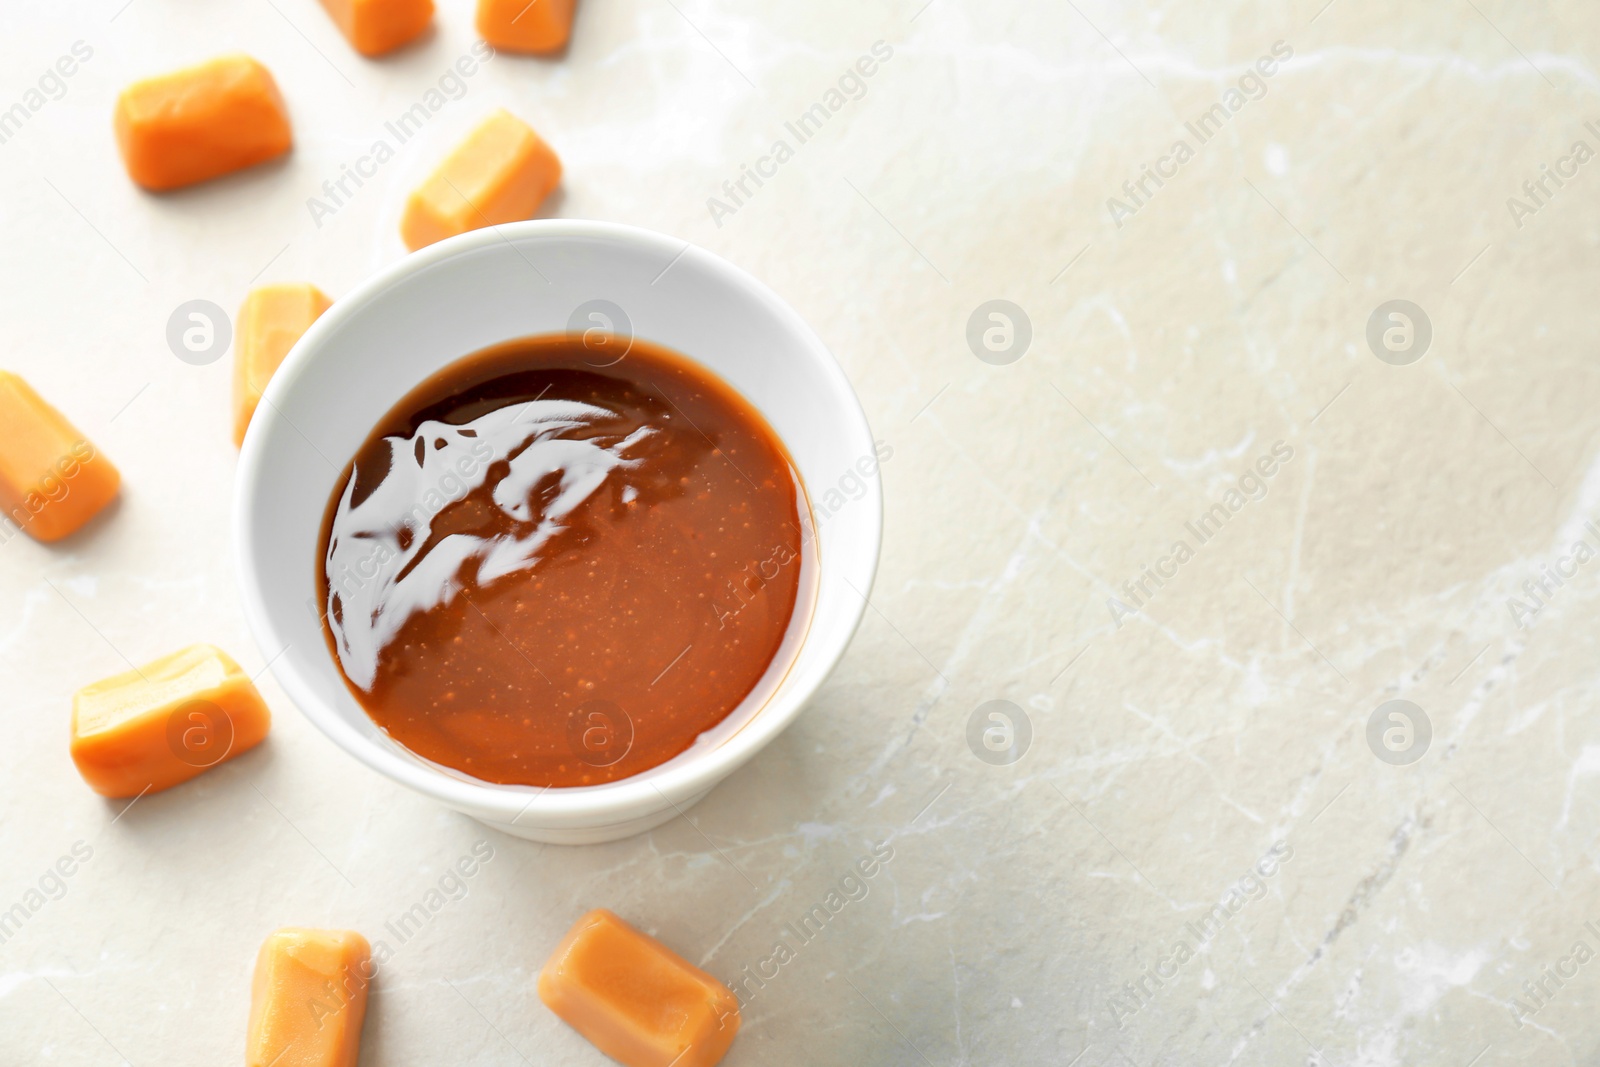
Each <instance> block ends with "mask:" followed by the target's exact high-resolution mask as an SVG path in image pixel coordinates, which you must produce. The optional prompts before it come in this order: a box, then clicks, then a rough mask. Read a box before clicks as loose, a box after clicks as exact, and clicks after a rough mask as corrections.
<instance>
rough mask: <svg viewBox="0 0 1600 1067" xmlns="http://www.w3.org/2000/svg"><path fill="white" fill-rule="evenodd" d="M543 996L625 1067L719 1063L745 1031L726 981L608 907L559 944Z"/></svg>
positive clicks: (543, 980)
mask: <svg viewBox="0 0 1600 1067" xmlns="http://www.w3.org/2000/svg"><path fill="white" fill-rule="evenodd" d="M539 999H540V1000H542V1001H544V1002H545V1005H546V1006H547V1007H548V1008H549V1009H550V1010H551V1011H553V1012H555V1013H556V1014H557V1015H559V1016H560V1017H561V1018H562V1019H563V1020H564V1021H565V1022H566V1023H567V1025H569V1026H571V1027H572V1028H573V1029H574V1030H576V1031H578V1033H580V1034H582V1035H583V1036H584V1037H586V1038H588V1039H589V1040H590V1041H591V1042H592V1043H593V1044H594V1046H595V1047H596V1048H598V1049H599V1050H600V1051H601V1052H604V1053H605V1054H606V1055H607V1056H610V1057H611V1058H612V1059H614V1060H616V1061H617V1062H618V1063H621V1064H624V1065H625V1067H712V1065H713V1064H716V1063H718V1062H720V1061H721V1059H722V1057H723V1056H724V1055H725V1054H726V1053H727V1051H728V1046H729V1045H731V1044H733V1038H734V1035H735V1034H737V1033H738V1032H739V1002H738V1000H737V999H736V998H735V997H734V995H733V993H732V992H731V991H730V990H729V989H728V988H727V987H726V986H724V985H723V984H722V983H721V982H719V981H717V980H716V979H715V978H713V977H711V976H710V975H709V974H707V973H706V972H704V971H702V970H701V969H700V968H698V967H696V966H694V965H693V964H691V963H689V962H688V961H687V960H685V959H684V958H683V957H681V956H679V955H678V954H677V953H675V952H673V951H672V950H671V949H670V948H668V947H667V946H665V945H663V944H662V943H661V942H659V941H657V940H656V939H655V938H653V937H647V936H646V935H644V934H641V933H640V932H639V931H637V930H635V929H634V928H633V927H631V926H629V925H628V924H627V923H625V922H623V921H622V920H621V919H619V918H617V917H616V916H615V915H613V914H612V913H611V912H609V911H606V910H605V909H603V908H601V909H597V910H595V911H591V912H590V913H589V914H587V915H585V916H584V917H583V918H581V919H579V920H578V921H577V923H576V924H575V925H574V926H573V927H572V929H571V930H569V931H568V932H567V936H566V937H564V938H562V939H561V944H559V945H557V946H556V950H555V952H554V953H553V954H552V955H551V956H550V961H549V962H548V963H546V964H545V965H544V970H543V971H541V972H540V974H539Z"/></svg>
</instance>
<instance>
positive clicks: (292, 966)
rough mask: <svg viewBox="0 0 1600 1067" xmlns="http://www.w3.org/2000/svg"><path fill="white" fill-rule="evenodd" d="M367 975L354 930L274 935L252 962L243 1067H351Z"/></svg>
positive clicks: (364, 949)
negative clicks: (253, 967) (247, 1036)
mask: <svg viewBox="0 0 1600 1067" xmlns="http://www.w3.org/2000/svg"><path fill="white" fill-rule="evenodd" d="M372 973H373V971H372V949H371V947H370V946H369V945H368V944H367V939H366V938H364V937H362V936H361V935H360V934H358V933H356V932H355V931H353V930H309V929H305V928H304V927H298V926H286V927H284V928H283V929H282V930H275V931H273V933H271V934H269V935H268V936H267V939H266V941H265V942H263V943H262V945H261V953H260V955H258V956H257V957H256V975H255V981H254V982H252V983H251V988H250V1034H249V1038H248V1039H247V1040H248V1045H247V1046H246V1048H245V1064H246V1067H355V1063H356V1057H357V1056H358V1055H359V1053H360V1051H361V1021H362V1019H363V1018H365V1017H366V1014H367V985H368V984H369V983H370V982H371V981H372Z"/></svg>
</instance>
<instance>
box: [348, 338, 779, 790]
mask: <svg viewBox="0 0 1600 1067" xmlns="http://www.w3.org/2000/svg"><path fill="white" fill-rule="evenodd" d="M613 349H614V346H613ZM804 499H805V497H804V492H803V490H802V489H801V488H800V486H799V480H798V478H797V476H796V474H795V472H794V469H793V466H792V464H791V463H790V461H789V458H788V455H787V453H786V452H785V450H784V448H783V445H782V444H781V443H780V442H779V440H778V438H777V436H776V435H775V434H774V433H773V431H772V429H771V428H770V427H769V426H768V425H767V423H766V421H765V420H764V419H763V418H762V417H761V415H760V414H759V413H758V412H757V411H756V410H755V409H754V408H753V407H751V406H750V404H748V403H747V402H746V401H745V400H744V399H743V398H742V397H740V396H739V395H738V394H737V393H735V392H734V391H733V389H732V388H730V387H729V386H728V385H727V384H725V383H724V382H722V381H721V380H720V379H718V378H716V377H715V376H714V375H712V374H711V373H710V372H709V371H707V370H705V369H703V368H701V367H700V366H698V365H697V364H694V363H692V362H690V361H689V360H687V359H685V358H684V357H682V356H680V355H677V354H676V353H673V352H670V351H668V350H666V349H663V348H660V347H657V346H654V345H650V344H647V343H645V342H641V341H638V340H634V341H633V342H632V345H631V347H630V348H629V349H628V350H627V352H626V354H625V355H624V356H623V357H622V358H620V359H617V358H616V357H613V356H606V357H604V358H597V356H596V352H595V351H594V350H593V349H591V348H586V347H585V346H584V344H583V342H582V341H581V340H580V339H579V338H577V337H567V336H558V337H545V338H529V339H525V340H521V341H515V342H511V343H509V344H505V345H500V346H497V347H495V348H491V349H487V350H485V351H482V352H479V353H477V354H475V355H471V356H468V357H466V358H464V359H462V360H460V361H458V362H456V363H454V364H452V365H451V366H449V367H447V368H445V369H444V370H443V371H441V372H439V373H438V374H436V375H434V376H433V377H431V378H429V379H428V380H427V381H425V382H423V383H422V384H421V385H419V386H418V387H417V388H416V389H414V390H412V391H411V392H410V393H409V394H407V395H406V397H405V398H404V399H402V400H401V401H400V402H399V403H398V404H396V405H395V406H394V408H393V409H391V410H390V411H389V413H388V414H387V415H386V416H384V418H383V420H382V421H381V422H380V423H379V424H378V426H377V427H376V428H375V429H374V430H373V432H372V434H371V435H370V436H369V437H368V438H367V440H366V442H365V444H363V445H362V447H361V449H360V450H359V451H358V452H357V453H356V456H355V458H354V459H353V460H352V462H351V465H350V467H349V468H348V469H347V470H346V472H345V474H344V476H343V477H342V478H341V479H340V481H339V483H338V489H337V490H336V492H335V493H334V496H333V498H332V500H331V501H330V503H329V507H328V512H327V516H326V518H325V519H324V523H323V530H322V541H321V550H320V553H319V557H320V560H321V565H320V567H319V573H318V582H319V588H320V591H321V595H322V603H323V608H324V624H325V630H326V634H327V636H328V639H329V642H330V645H331V647H332V649H333V652H334V654H335V656H336V657H337V659H338V662H339V665H340V668H341V670H342V672H343V674H344V677H345V680H346V682H347V683H348V685H349V687H350V689H351V691H352V692H353V693H354V694H355V696H356V699H357V700H358V702H359V703H360V704H361V706H362V707H363V708H364V709H365V710H366V712H367V714H368V715H370V716H371V717H372V719H373V720H374V721H375V722H376V723H377V724H378V725H379V726H380V727H382V728H383V729H384V730H385V731H387V732H388V733H389V734H390V736H392V737H393V738H394V739H395V740H397V741H398V742H400V743H401V744H402V745H404V746H405V747H407V748H408V749H410V750H411V751H413V752H415V753H417V754H418V755H420V756H423V757H425V758H427V759H429V760H432V761H434V762H436V763H440V764H444V765H445V766H448V767H453V768H455V769H457V770H459V771H461V772H463V773H465V774H468V775H471V776H473V777H475V778H480V779H483V780H486V781H490V782H501V783H516V784H523V785H539V786H578V785H592V784H597V783H600V782H608V781H613V780H615V779H618V778H624V777H627V776H628V775H632V774H637V773H639V772H640V771H642V770H645V769H647V768H650V767H654V766H656V765H658V764H660V763H662V762H664V761H666V760H668V759H671V758H672V757H673V756H675V755H677V754H678V753H680V752H682V751H683V750H684V749H686V748H688V747H689V746H690V745H691V744H692V743H693V742H694V740H695V739H696V738H697V737H698V736H699V735H700V734H701V733H703V732H704V731H706V730H708V729H710V728H711V727H713V726H715V725H716V724H717V723H719V722H721V721H722V720H723V719H724V718H726V717H727V715H728V714H729V713H730V712H731V711H732V710H733V709H734V708H735V707H737V706H738V705H739V703H740V702H741V701H742V700H743V699H744V697H745V696H746V695H747V694H749V693H750V692H751V690H752V689H753V688H754V687H755V686H756V684H757V682H758V681H759V680H760V679H761V678H762V676H763V674H764V673H765V672H766V671H767V668H768V667H769V666H770V665H771V664H772V661H773V659H774V657H775V656H776V654H777V652H778V650H779V647H780V645H781V644H782V642H783V639H784V635H785V633H786V632H787V630H788V628H789V623H790V620H791V618H792V617H793V615H794V612H795V604H796V601H797V598H798V593H799V583H800V571H801V552H802V536H801V513H800V509H801V507H802V506H804V505H803V501H804Z"/></svg>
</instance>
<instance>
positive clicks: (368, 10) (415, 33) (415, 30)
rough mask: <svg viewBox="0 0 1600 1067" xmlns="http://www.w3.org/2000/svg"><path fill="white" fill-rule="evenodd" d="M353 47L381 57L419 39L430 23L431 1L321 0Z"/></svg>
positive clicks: (363, 53) (369, 54)
mask: <svg viewBox="0 0 1600 1067" xmlns="http://www.w3.org/2000/svg"><path fill="white" fill-rule="evenodd" d="M322 6H323V7H325V8H327V9H328V14H329V15H330V16H332V18H333V21H334V22H335V23H336V24H337V25H338V27H339V32H340V33H342V34H344V35H345V39H346V40H348V41H349V42H350V47H351V48H354V49H355V50H356V51H357V52H360V53H361V54H362V55H364V56H381V55H383V54H384V53H385V52H393V51H394V50H395V49H396V48H399V47H400V46H401V45H404V44H409V43H410V42H411V41H414V40H416V39H417V38H418V37H420V36H421V35H422V33H423V31H424V30H426V29H427V28H428V24H429V23H431V22H432V21H433V0H322Z"/></svg>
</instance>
